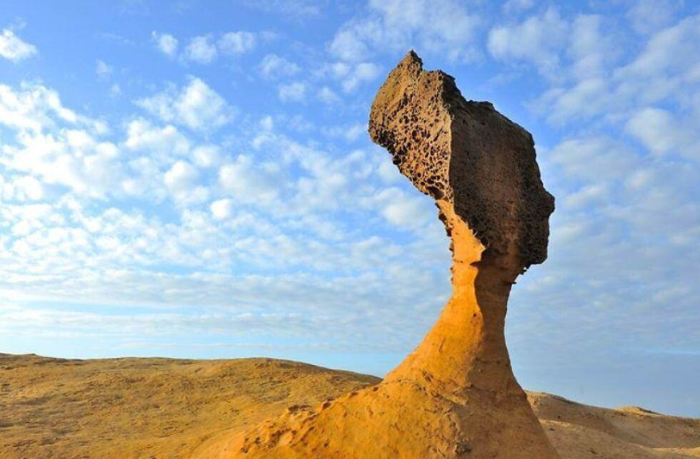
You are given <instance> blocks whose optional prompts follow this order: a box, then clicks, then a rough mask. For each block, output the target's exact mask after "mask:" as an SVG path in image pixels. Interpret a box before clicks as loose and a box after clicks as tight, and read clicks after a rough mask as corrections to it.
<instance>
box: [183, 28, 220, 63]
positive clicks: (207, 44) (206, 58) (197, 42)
mask: <svg viewBox="0 0 700 459" xmlns="http://www.w3.org/2000/svg"><path fill="white" fill-rule="evenodd" d="M217 55H218V51H217V49H216V45H215V44H214V43H213V41H212V37H211V35H204V36H200V37H194V38H192V39H191V40H190V43H189V44H188V45H187V48H185V53H184V58H185V59H186V60H188V61H191V62H196V63H198V64H210V63H211V62H213V61H214V59H216V57H217Z"/></svg>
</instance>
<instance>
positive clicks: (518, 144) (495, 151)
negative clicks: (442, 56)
mask: <svg viewBox="0 0 700 459" xmlns="http://www.w3.org/2000/svg"><path fill="white" fill-rule="evenodd" d="M369 133H370V136H371V137H372V140H373V141H374V142H375V143H377V144H379V145H381V146H383V147H385V148H386V149H387V150H388V151H389V152H390V153H391V155H392V157H393V162H394V164H396V165H397V166H398V167H399V169H400V171H401V173H403V174H404V175H405V176H406V177H408V178H409V179H410V180H411V181H412V182H413V184H414V185H415V186H416V187H417V188H418V189H419V190H420V191H422V192H423V193H425V194H428V195H430V196H432V197H433V198H434V199H436V200H445V201H448V202H450V203H451V204H453V206H454V209H455V213H456V214H457V215H459V217H460V218H462V219H463V220H464V221H465V222H466V223H467V224H468V225H469V227H470V228H471V229H472V230H473V231H474V233H475V235H476V236H477V237H478V238H479V240H480V241H481V243H482V244H483V245H484V247H486V249H487V250H488V251H490V253H491V254H493V255H496V256H498V255H505V254H508V253H510V254H511V255H514V254H515V255H517V256H519V258H520V262H521V264H522V266H523V267H525V268H527V267H528V266H530V265H531V264H538V263H542V262H543V261H544V260H545V259H546V258H547V242H548V238H549V216H550V214H551V213H552V212H553V211H554V198H553V197H552V195H550V194H549V193H548V192H547V190H545V188H544V186H543V184H542V180H541V178H540V170H539V167H538V166H537V161H536V158H535V146H534V141H533V139H532V136H531V135H530V133H529V132H527V131H526V130H525V129H523V128H522V127H520V126H518V125H517V124H515V123H513V122H512V121H510V120H509V119H508V118H506V117H505V116H503V115H501V114H500V113H498V112H497V111H496V109H495V108H494V107H493V105H492V104H491V103H489V102H474V101H467V100H465V99H464V97H463V96H462V94H461V92H460V91H459V89H458V88H457V86H456V85H455V81H454V78H453V77H451V76H450V75H447V74H446V73H443V72H441V71H439V70H438V71H431V72H427V71H425V70H423V62H422V61H421V59H420V58H419V57H418V55H416V53H414V52H413V51H410V52H409V53H408V54H407V55H406V57H405V58H404V59H403V60H402V61H401V62H400V63H399V65H398V66H397V67H396V68H395V69H394V70H392V71H391V73H390V74H389V77H388V78H387V80H386V82H385V83H384V85H383V86H382V87H381V89H380V90H379V92H378V94H377V96H376V98H375V100H374V103H373V104H372V111H371V114H370V122H369ZM514 251H516V252H515V253H514Z"/></svg>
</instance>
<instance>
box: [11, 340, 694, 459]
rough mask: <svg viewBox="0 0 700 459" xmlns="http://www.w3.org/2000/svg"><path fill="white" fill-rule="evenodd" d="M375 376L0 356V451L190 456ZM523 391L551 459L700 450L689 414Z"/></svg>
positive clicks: (658, 458) (274, 365) (661, 458)
mask: <svg viewBox="0 0 700 459" xmlns="http://www.w3.org/2000/svg"><path fill="white" fill-rule="evenodd" d="M378 382H379V379H378V378H375V377H372V376H365V375H360V374H356V373H349V372H344V371H335V370H327V369H324V368H319V367H315V366H312V365H306V364H302V363H295V362H288V361H280V360H271V359H241V360H170V359H109V360H62V359H52V358H46V357H38V356H35V355H22V356H20V355H3V354H0V458H2V459H20V458H26V459H43V458H60V459H73V458H76V459H77V458H95V459H102V458H115V459H130V458H141V459H152V458H157V459H180V458H181V459H185V458H190V457H192V455H193V454H194V453H195V452H197V451H198V450H202V449H206V448H207V446H208V445H210V444H212V443H216V440H217V439H219V438H225V437H227V436H228V435H230V433H232V432H234V431H237V430H242V429H245V428H247V427H249V426H250V425H253V424H256V423H258V422H260V421H262V420H263V419H266V418H269V417H270V416H274V415H276V414H278V413H280V412H283V411H288V412H297V411H299V410H301V409H303V406H304V405H316V404H319V403H323V402H324V401H325V400H327V399H329V398H334V397H339V396H341V395H343V394H345V393H347V392H349V391H353V390H359V389H362V388H365V387H368V386H371V385H375V384H377V383H378ZM528 399H529V401H530V404H531V406H532V407H533V409H534V411H535V413H536V414H537V416H538V417H539V419H540V422H541V423H542V425H543V427H544V431H545V432H546V434H547V436H548V437H549V439H550V441H551V442H552V444H553V445H554V446H555V448H556V449H557V450H558V452H559V455H560V456H561V457H562V459H681V458H700V420H698V419H685V418H674V417H669V416H662V415H659V414H655V413H651V412H648V411H645V410H642V409H639V408H622V409H619V410H608V409H602V408H595V407H591V406H586V405H580V404H578V403H574V402H570V401H568V400H564V399H562V398H560V397H555V396H552V395H547V394H538V393H530V394H528ZM514 459H517V458H514Z"/></svg>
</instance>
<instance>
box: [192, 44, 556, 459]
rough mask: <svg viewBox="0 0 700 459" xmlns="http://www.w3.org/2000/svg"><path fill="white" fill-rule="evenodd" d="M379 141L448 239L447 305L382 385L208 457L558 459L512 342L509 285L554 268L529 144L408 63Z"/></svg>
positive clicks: (387, 90) (397, 75) (378, 126)
mask: <svg viewBox="0 0 700 459" xmlns="http://www.w3.org/2000/svg"><path fill="white" fill-rule="evenodd" d="M369 132H370V135H371V137H372V139H373V140H374V141H375V142H376V143H378V144H380V145H382V146H383V147H385V148H386V149H387V150H388V151H389V153H391V155H392V157H393V161H394V163H395V164H396V165H397V166H398V168H399V170H400V171H401V173H403V174H404V175H405V176H406V177H408V178H409V179H410V180H411V182H412V183H413V184H414V185H415V186H416V188H418V189H419V190H420V191H422V192H423V193H426V194H428V195H429V196H431V197H433V198H434V199H435V201H436V204H437V207H438V209H439V218H440V219H441V220H442V222H443V223H444V224H445V228H446V230H447V234H448V236H449V237H450V239H451V245H450V248H451V250H452V255H453V265H452V283H453V288H454V291H453V294H452V297H451V299H450V300H449V302H448V303H447V305H446V306H445V309H444V311H443V313H442V315H441V316H440V318H439V319H438V321H437V323H436V324H435V326H434V327H433V329H432V330H431V331H430V332H429V333H428V335H427V336H426V337H425V338H424V340H423V342H422V343H421V344H420V345H419V346H418V347H417V348H416V350H415V351H414V352H412V353H411V354H410V355H409V356H408V357H407V358H406V359H405V360H404V361H403V362H402V363H401V364H400V365H399V366H398V367H397V368H396V369H394V370H393V371H392V372H391V373H390V374H389V375H388V376H387V377H386V378H385V379H384V381H383V382H382V383H380V384H379V385H377V386H374V387H372V388H369V389H364V390H361V391H358V392H353V393H351V394H348V395H345V396H343V397H340V398H338V399H336V400H333V401H328V402H326V403H323V404H322V405H320V406H317V407H315V408H309V407H294V408H292V409H290V410H288V412H287V413H285V414H284V415H282V416H280V417H279V418H276V419H272V420H270V421H267V422H265V423H263V424H261V425H259V426H256V427H255V428H253V429H250V430H248V431H245V432H241V433H239V434H234V435H231V436H230V437H227V438H225V439H224V440H221V441H217V442H213V443H212V444H211V445H210V447H209V448H207V449H206V450H205V451H203V452H202V453H201V454H202V455H201V456H200V457H235V458H280V459H282V458H285V459H286V458H328V459H331V458H332V459H341V458H342V459H385V458H386V459H389V458H391V459H396V458H405V459H431V458H471V459H486V458H489V459H494V458H496V459H521V458H522V459H556V458H557V457H558V456H557V454H556V452H555V451H554V449H553V448H552V446H551V445H550V443H549V441H548V440H547V438H546V436H545V434H544V431H543V430H542V427H541V426H540V424H539V422H538V420H537V418H536V417H535V414H534V413H533V412H532V409H531V408H530V405H529V404H528V402H527V399H526V396H525V393H524V392H523V390H522V389H521V387H520V386H519V385H518V383H517V381H516V380H515V377H514V376H513V372H512V369H511V365H510V359H509V357H508V350H507V348H506V343H505V337H504V322H505V316H506V309H507V302H508V296H509V294H510V290H511V287H512V285H513V284H514V282H515V279H516V278H517V276H518V275H520V274H521V273H522V272H523V271H524V270H525V269H526V268H527V267H529V266H530V265H532V264H535V263H542V262H543V261H544V260H545V258H546V256H547V240H548V234H549V224H548V218H549V215H550V214H551V213H552V211H553V210H554V199H553V198H552V196H551V195H550V194H549V193H547V191H546V190H545V189H544V186H543V185H542V181H541V179H540V173H539V168H538V166H537V163H536V160H535V149H534V142H533V140H532V137H531V136H530V134H529V133H528V132H527V131H525V130H524V129H523V128H521V127H520V126H518V125H517V124H515V123H513V122H511V121H509V120H508V119H507V118H506V117H504V116H503V115H501V114H500V113H498V112H497V111H496V110H495V109H494V107H493V106H492V105H491V104H490V103H487V102H471V101H466V100H465V99H464V98H463V97H462V95H461V93H460V92H459V90H458V89H457V87H456V85H455V83H454V79H453V78H452V77H450V76H449V75H447V74H445V73H443V72H440V71H434V72H426V71H424V70H423V65H422V62H421V60H420V58H418V56H417V55H416V54H415V53H413V52H409V54H408V55H407V56H406V57H405V58H404V59H403V60H402V61H401V62H400V63H399V65H398V66H397V67H396V68H395V69H394V70H393V71H392V72H391V73H390V74H389V76H388V78H387V80H386V82H385V83H384V85H383V86H382V87H381V89H380V90H379V92H378V94H377V96H376V98H375V100H374V104H373V106H372V112H371V115H370V123H369Z"/></svg>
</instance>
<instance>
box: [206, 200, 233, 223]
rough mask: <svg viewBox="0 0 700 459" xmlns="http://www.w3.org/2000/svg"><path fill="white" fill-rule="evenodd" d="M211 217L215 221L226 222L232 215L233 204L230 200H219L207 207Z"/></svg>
mask: <svg viewBox="0 0 700 459" xmlns="http://www.w3.org/2000/svg"><path fill="white" fill-rule="evenodd" d="M209 209H210V210H211V214H212V216H213V217H214V218H215V219H217V220H228V219H229V218H231V216H232V215H233V202H232V201H231V200H230V199H219V200H218V201H214V202H212V203H211V206H209Z"/></svg>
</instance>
